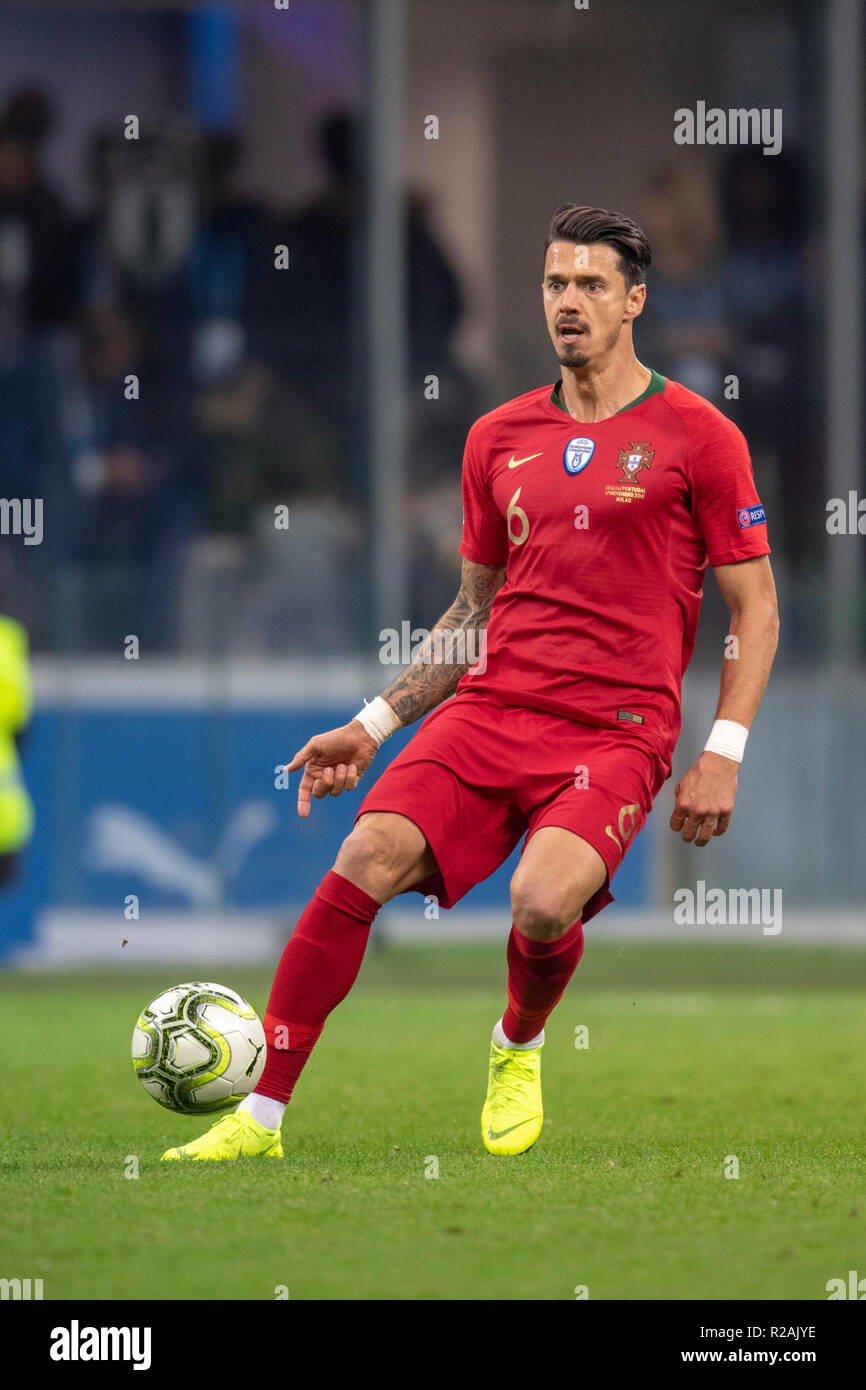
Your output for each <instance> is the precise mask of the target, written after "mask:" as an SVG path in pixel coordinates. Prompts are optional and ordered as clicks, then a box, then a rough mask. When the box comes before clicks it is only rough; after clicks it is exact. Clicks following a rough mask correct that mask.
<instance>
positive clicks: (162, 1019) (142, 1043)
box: [132, 980, 266, 1115]
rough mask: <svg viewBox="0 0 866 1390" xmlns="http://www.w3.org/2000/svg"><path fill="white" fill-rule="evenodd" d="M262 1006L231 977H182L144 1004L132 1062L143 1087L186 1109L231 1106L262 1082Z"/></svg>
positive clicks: (195, 1112)
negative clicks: (225, 980)
mask: <svg viewBox="0 0 866 1390" xmlns="http://www.w3.org/2000/svg"><path fill="white" fill-rule="evenodd" d="M265 1055H266V1051H265V1030H264V1029H263V1027H262V1025H261V1022H260V1020H259V1017H258V1014H257V1013H256V1011H255V1009H254V1008H253V1007H252V1006H251V1005H250V1004H248V1003H247V1001H246V1000H245V999H242V998H241V996H240V995H239V994H236V993H235V991H234V990H233V989H228V988H227V987H226V986H225V985H214V984H210V983H208V982H206V981H202V980H193V981H192V982H190V983H189V984H185V985H175V986H174V988H173V989H167V990H165V991H164V992H163V993H162V994H160V995H158V996H157V998H156V999H154V1000H153V1002H152V1003H151V1004H148V1006H147V1008H146V1009H144V1010H143V1012H142V1014H141V1016H140V1018H139V1020H138V1022H137V1023H136V1025H135V1028H134V1029H133V1033H132V1065H133V1067H134V1068H135V1073H136V1076H137V1077H138V1079H139V1081H140V1082H141V1084H142V1086H143V1087H144V1089H145V1090H146V1091H147V1092H148V1093H149V1094H150V1095H152V1096H153V1098H154V1100H158V1101H159V1103H160V1105H164V1106H165V1107H166V1109H167V1110H177V1111H179V1112H180V1113H181V1114H183V1115H206V1114H208V1112H210V1111H212V1110H225V1109H226V1107H227V1106H229V1105H232V1104H234V1103H235V1102H236V1101H239V1100H242V1099H243V1097H244V1096H245V1095H248V1094H249V1092H250V1091H252V1090H254V1089H255V1086H256V1083H257V1081H258V1079H259V1077H260V1076H261V1074H262V1072H263V1070H264V1066H265Z"/></svg>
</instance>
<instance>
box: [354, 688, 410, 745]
mask: <svg viewBox="0 0 866 1390" xmlns="http://www.w3.org/2000/svg"><path fill="white" fill-rule="evenodd" d="M355 718H356V719H357V721H358V723H359V724H363V726H364V728H365V729H366V730H367V733H368V734H369V735H370V737H371V739H373V741H374V743H375V744H376V746H377V748H380V747H381V746H382V744H383V743H384V742H385V739H386V738H390V737H391V735H392V734H394V733H396V732H397V730H398V729H402V727H403V721H402V719H398V718H397V715H396V714H395V713H394V711H393V709H392V708H391V706H390V705H389V704H388V701H387V700H383V699H382V696H381V695H377V696H376V698H375V700H371V701H370V703H369V704H368V703H367V701H366V700H365V701H364V708H363V709H362V710H360V711H359V712H358V713H357V714H356V715H355Z"/></svg>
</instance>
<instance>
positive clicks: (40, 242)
mask: <svg viewBox="0 0 866 1390" xmlns="http://www.w3.org/2000/svg"><path fill="white" fill-rule="evenodd" d="M53 123H54V118H53V113H52V110H51V107H50V105H49V102H48V99H47V98H46V97H45V96H44V95H43V94H42V93H41V92H38V91H31V90H29V89H28V90H22V91H19V92H16V93H15V94H14V95H13V96H11V97H10V98H9V100H8V101H7V103H6V105H5V107H4V108H3V110H2V112H0V361H2V362H5V363H8V362H10V361H11V360H14V359H15V358H16V357H17V356H18V353H19V350H20V346H21V344H22V340H24V339H25V338H26V335H27V334H28V333H34V332H38V331H39V330H42V329H47V328H53V327H56V326H57V325H58V324H64V323H68V322H69V321H70V319H71V318H72V317H73V315H74V313H75V311H76V308H77V296H76V278H77V277H76V273H75V258H74V248H75V240H74V234H73V223H72V219H71V217H70V216H69V214H68V213H67V211H66V209H65V207H64V205H63V203H62V202H61V200H60V198H59V197H58V195H57V194H56V193H55V192H54V191H53V190H52V189H51V188H50V187H49V186H48V185H47V183H46V181H45V178H44V175H43V173H42V169H41V164H40V158H41V153H42V149H43V146H44V142H45V139H46V137H47V135H48V133H49V131H50V130H51V128H52V126H53Z"/></svg>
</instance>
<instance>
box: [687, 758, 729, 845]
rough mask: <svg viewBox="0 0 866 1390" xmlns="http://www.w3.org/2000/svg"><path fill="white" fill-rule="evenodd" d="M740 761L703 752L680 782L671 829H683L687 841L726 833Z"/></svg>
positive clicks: (704, 842)
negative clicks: (736, 761)
mask: <svg viewBox="0 0 866 1390" xmlns="http://www.w3.org/2000/svg"><path fill="white" fill-rule="evenodd" d="M739 770H740V765H739V763H735V762H734V760H733V758H725V757H723V756H722V754H721V753H702V754H701V756H700V757H699V758H698V760H697V762H696V763H692V766H691V767H690V768H689V770H688V772H687V773H686V774H685V776H684V777H683V778H682V780H681V781H679V782H678V783H677V786H676V790H675V795H676V799H677V800H676V805H675V807H674V813H673V815H672V816H671V822H670V824H671V830H676V831H682V835H683V839H684V840H685V842H686V844H689V845H691V844H695V845H700V846H701V848H703V846H704V845H708V844H709V843H710V840H711V839H712V838H713V836H714V835H724V833H725V831H726V830H727V828H728V826H729V824H730V821H731V815H732V814H733V810H734V798H735V797H736V795H737V773H738V772H739Z"/></svg>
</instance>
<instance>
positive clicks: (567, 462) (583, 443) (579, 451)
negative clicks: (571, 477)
mask: <svg viewBox="0 0 866 1390" xmlns="http://www.w3.org/2000/svg"><path fill="white" fill-rule="evenodd" d="M594 453H595V440H594V439H569V441H568V443H567V444H566V446H565V453H564V454H563V456H562V462H563V465H564V467H565V471H566V473H571V474H574V473H582V472H583V470H584V468H585V467H586V465H587V464H588V463H589V461H590V459H591V458H592V456H593V454H594Z"/></svg>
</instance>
